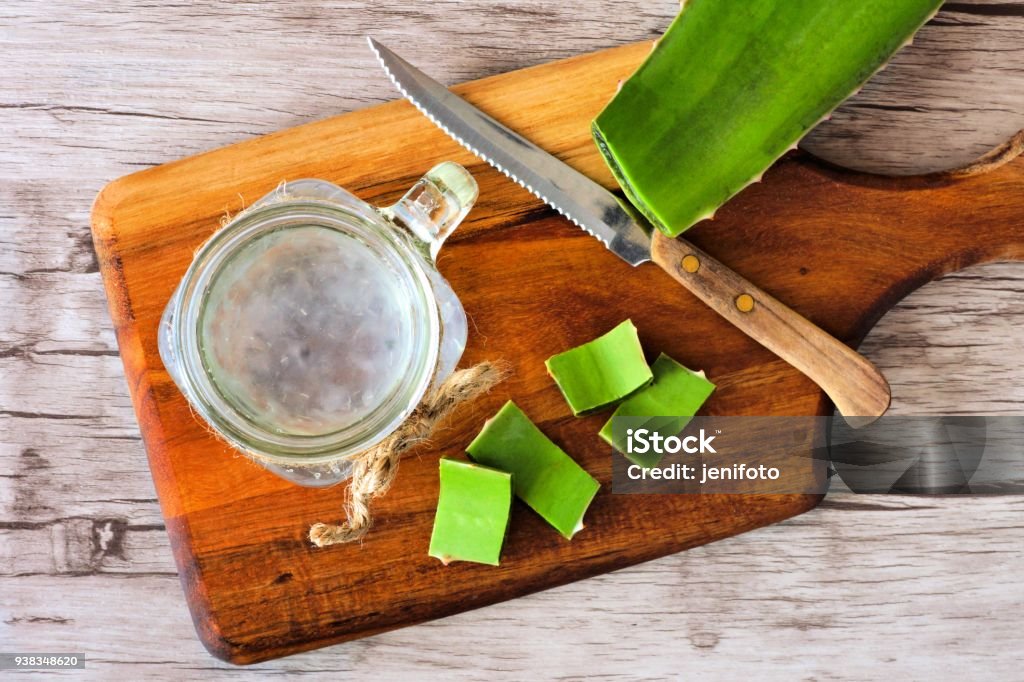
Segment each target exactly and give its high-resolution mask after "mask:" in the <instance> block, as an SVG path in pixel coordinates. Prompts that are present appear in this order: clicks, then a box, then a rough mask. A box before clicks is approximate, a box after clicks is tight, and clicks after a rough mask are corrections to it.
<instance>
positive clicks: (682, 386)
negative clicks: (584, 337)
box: [601, 353, 715, 468]
mask: <svg viewBox="0 0 1024 682" xmlns="http://www.w3.org/2000/svg"><path fill="white" fill-rule="evenodd" d="M651 371H652V372H653V373H654V381H653V382H652V383H651V385H650V386H648V387H647V388H645V389H643V390H642V391H638V392H637V393H636V394H634V395H632V396H630V397H629V398H627V399H626V400H624V401H623V402H622V404H621V405H619V406H618V408H617V409H616V410H615V413H614V414H612V418H611V419H609V420H608V422H607V423H606V424H605V425H604V427H603V428H602V429H601V438H603V439H604V440H606V441H607V442H608V443H610V444H611V445H612V447H614V448H615V449H616V450H618V451H619V452H621V453H622V454H624V455H625V456H626V457H627V458H628V459H629V460H630V461H632V462H634V463H636V464H639V465H640V466H642V467H644V468H650V467H654V466H657V465H658V462H659V461H661V455H660V454H657V453H654V452H646V453H631V452H627V448H626V444H627V443H626V434H625V431H624V429H622V428H621V422H620V428H619V429H615V432H614V433H613V429H612V425H613V424H615V423H616V419H617V418H618V417H646V418H647V419H646V421H645V420H644V419H630V420H628V421H629V426H630V428H633V429H637V428H642V429H647V430H648V431H650V432H651V433H659V434H661V435H662V436H665V437H666V438H667V437H669V436H675V435H676V434H678V433H679V432H680V431H682V430H683V429H684V428H686V425H687V424H689V423H690V420H691V419H692V418H693V416H694V415H695V414H697V410H699V409H700V408H701V406H702V405H703V404H704V403H705V402H706V401H707V399H708V397H709V396H710V395H711V393H712V392H713V391H714V390H715V385H714V384H713V383H711V382H710V381H708V380H707V378H705V376H704V374H703V372H694V371H693V370H689V369H687V368H686V367H683V366H682V365H680V364H679V363H678V362H676V361H675V360H673V359H672V358H670V357H669V356H667V355H665V354H664V353H662V354H661V355H660V356H658V359H657V360H655V361H654V364H653V365H651ZM623 421H625V420H623Z"/></svg>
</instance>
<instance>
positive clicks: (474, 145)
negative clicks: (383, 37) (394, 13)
mask: <svg viewBox="0 0 1024 682" xmlns="http://www.w3.org/2000/svg"><path fill="white" fill-rule="evenodd" d="M367 41H368V42H369V44H370V49H372V50H373V52H374V54H376V55H377V59H378V60H379V61H380V63H381V66H383V67H384V71H385V72H387V74H388V76H389V77H390V78H391V82H392V83H394V85H395V87H396V88H398V90H399V92H401V93H402V95H404V96H405V98H406V99H407V100H409V101H410V102H412V104H413V106H415V107H416V108H417V109H419V110H420V112H421V113H422V114H423V115H424V116H426V117H427V118H428V119H430V120H431V121H432V122H433V123H434V125H436V126H437V127H439V128H440V129H441V130H443V131H444V132H445V133H446V134H447V135H448V136H449V137H451V138H452V139H454V140H455V141H456V142H458V143H459V144H461V145H462V146H463V147H465V148H466V149H468V150H469V151H471V152H472V153H473V154H475V155H477V156H478V157H480V158H481V159H483V160H484V161H486V162H487V163H489V164H491V165H492V166H494V167H495V168H496V169H497V170H499V171H501V172H502V173H504V174H505V175H507V176H508V177H509V178H510V179H512V180H513V181H515V182H516V183H518V184H519V185H521V186H522V187H524V188H525V189H526V190H527V191H529V192H530V193H531V194H533V195H534V196H535V197H537V198H538V199H540V200H541V201H543V202H544V203H545V204H547V205H548V206H551V207H552V208H554V209H555V210H556V211H558V212H559V213H561V214H562V215H563V216H565V217H566V218H568V219H569V220H570V221H572V222H573V223H574V224H575V225H577V226H578V227H581V228H582V229H583V230H584V231H586V232H588V233H589V234H591V235H593V236H594V237H596V238H597V239H598V240H600V241H601V243H603V244H604V245H605V246H606V247H608V249H610V250H611V251H612V252H613V253H614V254H615V255H617V256H618V257H619V258H621V259H622V260H624V261H626V262H627V263H629V264H630V265H633V266H637V265H640V264H641V263H646V262H648V261H650V260H651V236H650V228H649V227H646V226H642V225H641V223H640V221H639V220H638V218H637V216H636V214H635V212H634V211H633V210H632V209H631V208H629V207H628V206H627V205H626V204H625V202H624V201H623V200H620V199H619V198H618V197H616V196H615V195H614V194H612V193H611V192H609V191H608V190H606V189H605V188H604V187H602V186H601V185H599V184H597V183H596V182H594V181H593V180H591V179H590V178H588V177H587V176H585V175H583V174H582V173H580V172H579V171H577V170H576V169H574V168H573V167H572V166H570V165H568V164H566V163H564V162H563V161H561V160H559V159H557V158H555V157H554V156H552V155H551V154H548V153H547V152H546V151H544V150H543V149H541V148H540V147H538V146H537V145H535V144H533V143H532V142H530V141H529V140H527V139H526V138H524V137H523V136H522V135H520V134H519V133H517V132H515V131H513V130H510V129H509V128H507V127H505V126H504V125H502V124H501V123H498V122H497V121H495V120H494V119H493V118H491V117H490V116H488V115H487V114H485V113H484V112H482V111H480V110H479V109H477V108H476V107H474V106H473V105H472V104H470V103H469V102H467V101H466V100H464V99H462V98H461V97H459V96H458V95H456V94H455V93H453V92H452V91H450V90H449V89H448V88H446V87H444V86H443V85H441V84H440V83H438V82H437V81H435V80H434V79H432V78H430V76H428V75H426V74H425V73H423V72H422V71H420V70H419V69H417V68H416V67H415V66H413V65H412V64H410V63H409V62H407V61H405V60H404V59H402V58H401V57H399V56H398V55H397V54H395V53H394V52H392V51H391V50H389V49H388V48H386V47H384V46H383V45H381V44H380V43H378V42H377V41H376V40H374V39H373V38H367Z"/></svg>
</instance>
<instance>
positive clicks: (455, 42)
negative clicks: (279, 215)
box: [0, 1, 1024, 679]
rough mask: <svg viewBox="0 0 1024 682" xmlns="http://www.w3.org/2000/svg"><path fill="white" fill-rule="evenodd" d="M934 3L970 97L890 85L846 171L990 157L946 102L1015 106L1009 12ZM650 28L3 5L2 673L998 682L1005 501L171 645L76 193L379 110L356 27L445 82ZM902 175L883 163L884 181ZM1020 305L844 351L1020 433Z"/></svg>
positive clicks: (908, 403) (971, 112) (907, 406)
mask: <svg viewBox="0 0 1024 682" xmlns="http://www.w3.org/2000/svg"><path fill="white" fill-rule="evenodd" d="M955 5H956V13H957V14H958V16H957V17H953V18H952V20H950V19H947V18H946V17H947V13H945V12H944V13H943V14H940V16H939V19H938V20H937V22H935V23H934V24H933V25H932V26H931V27H928V28H926V29H925V30H926V31H929V32H930V34H931V35H933V36H935V39H936V40H943V39H944V37H945V36H948V38H949V43H950V44H951V45H955V44H957V43H959V44H961V45H968V46H969V45H974V44H978V42H977V41H978V40H979V34H974V35H973V36H972V34H971V30H972V29H973V28H974V25H976V24H988V25H992V24H995V25H997V27H999V28H1000V30H1001V31H1004V32H1005V33H1004V35H1005V36H1006V38H1005V42H1004V43H1003V44H1002V45H998V46H994V47H992V48H990V49H988V50H986V51H984V52H981V53H979V54H978V55H976V56H975V57H973V58H972V57H970V56H969V55H966V54H962V53H964V52H968V50H966V49H960V50H959V51H957V53H958V54H959V55H960V58H961V62H960V63H961V64H962V65H964V64H965V65H967V66H969V69H968V70H967V72H969V73H970V74H971V75H970V77H968V78H965V79H962V80H961V81H960V82H959V83H958V84H957V87H955V88H952V89H951V91H947V92H945V93H936V92H934V91H932V92H928V93H923V92H922V90H921V89H922V88H923V87H924V86H925V85H926V84H929V83H931V80H930V79H924V80H923V81H922V80H919V79H912V80H910V81H907V84H906V88H905V89H903V90H902V91H901V92H895V93H887V94H886V97H885V101H892V98H893V97H900V96H904V97H906V98H907V99H908V100H909V101H911V102H913V103H914V106H913V110H910V111H906V112H904V115H905V116H907V117H909V118H908V120H909V121H910V123H909V124H906V125H905V126H904V125H903V124H901V126H897V127H893V126H892V125H890V124H889V123H883V124H879V125H877V126H875V125H873V124H872V122H871V119H870V117H867V118H863V119H862V121H861V123H862V125H863V126H864V127H865V129H866V130H869V131H873V132H874V133H876V135H875V136H874V137H872V136H867V137H865V139H864V141H863V143H861V144H859V145H857V147H856V149H855V151H856V152H857V153H858V154H862V155H865V156H867V155H870V154H872V153H878V154H881V155H883V156H884V154H885V153H886V152H887V151H889V150H890V149H891V148H893V147H898V146H900V145H903V144H905V142H906V140H907V139H908V137H907V136H908V135H913V134H923V135H926V136H928V137H930V138H932V139H931V141H932V142H934V141H935V140H938V139H942V140H943V145H942V146H941V147H940V146H939V145H936V144H932V146H931V147H930V148H931V149H940V148H949V149H953V150H954V151H957V150H959V151H958V152H957V153H960V154H961V158H966V157H967V156H970V155H971V154H973V153H974V151H977V150H983V149H985V148H987V147H988V146H991V144H992V140H991V138H992V136H993V126H992V119H991V118H990V117H989V116H988V114H987V109H985V108H984V107H971V106H965V105H961V104H959V102H961V101H966V100H969V99H970V98H969V97H967V95H968V94H969V93H970V92H973V91H975V89H976V88H977V89H980V90H983V91H989V92H991V91H992V88H996V89H998V91H999V92H1000V93H1003V94H1004V95H1006V96H1007V98H1008V99H1007V103H1005V104H1003V105H1001V106H1000V109H1003V110H1005V111H1001V112H1000V117H999V120H1000V121H1006V120H1007V119H1006V117H1014V116H1017V117H1019V116H1020V115H1021V111H1022V109H1024V107H1022V106H1021V99H1020V98H1021V96H1020V92H1021V91H1022V88H1020V87H1016V88H1014V87H1012V84H1013V83H1017V84H1019V83H1020V82H1021V79H1022V73H1021V71H1020V69H1019V67H1017V66H1014V62H1013V60H1014V59H1016V58H1019V56H1020V49H1021V48H1020V42H1019V41H1018V40H1017V39H1016V35H1017V34H1015V33H1013V31H1014V30H1016V29H1014V28H1013V27H1018V28H1019V27H1020V26H1021V23H1020V19H1019V15H1020V10H1019V8H1018V5H1017V4H1016V3H1012V2H971V3H955ZM675 8H676V5H675V3H674V2H658V3H653V4H652V3H621V2H616V3H610V2H579V1H573V2H563V3H552V2H547V1H544V2H522V3H515V4H514V5H512V4H511V3H509V4H506V5H501V6H495V5H494V4H492V3H484V2H475V1H470V2H460V3H454V2H439V3H431V4H428V5H424V4H422V3H416V4H415V5H413V4H406V3H403V2H399V3H393V4H392V5H389V6H388V7H387V9H384V8H382V7H381V6H379V5H376V4H372V3H325V2H317V3H302V2H287V3H285V2H267V3H262V4H257V3H253V4H245V5H241V4H237V5H228V4H224V5H212V6H211V5H202V6H196V5H190V4H183V3H166V4H154V3H137V4H136V3H121V4H118V5H113V6H111V5H104V6H102V7H100V6H97V5H95V4H93V3H86V2H79V3H73V2H58V3H47V4H41V3H32V2H14V3H8V4H6V5H5V6H4V7H2V8H0V27H2V32H0V50H2V51H3V54H4V55H5V56H6V57H7V59H8V71H7V76H5V78H4V79H3V80H0V106H2V110H0V120H2V121H3V127H4V130H5V131H12V132H9V133H8V135H7V136H6V139H5V146H4V150H3V151H2V152H0V160H2V161H0V178H2V180H3V183H0V205H2V206H3V209H2V210H0V241H2V242H3V244H4V249H3V250H2V251H0V271H2V272H3V274H2V275H0V287H2V288H3V295H2V297H0V315H2V318H0V319H2V324H0V351H2V352H0V356H2V357H0V415H2V416H0V575H2V576H3V578H2V580H3V591H2V596H0V610H2V611H0V641H2V642H3V648H4V649H5V650H11V649H13V648H15V647H16V648H18V649H21V650H36V651H43V650H79V651H85V652H87V654H88V656H89V658H90V662H89V664H88V665H89V669H88V670H87V671H86V672H85V676H87V677H92V678H96V679H109V678H111V677H112V676H115V675H116V676H120V677H141V676H143V675H145V676H147V677H151V678H154V679H179V678H182V677H185V676H191V677H194V676H196V675H198V674H202V675H204V676H206V677H210V678H215V677H221V676H223V677H233V676H237V675H239V674H244V675H246V676H251V675H253V674H254V673H255V672H256V671H257V670H263V671H266V672H268V673H272V674H281V673H296V674H307V675H313V676H323V677H325V678H326V679H336V678H337V677H338V675H339V674H347V675H355V676H370V675H373V676H375V677H379V678H381V679H399V678H402V677H406V678H407V677H408V676H409V675H410V674H414V675H418V676H419V677H421V678H427V677H437V678H439V679H440V678H442V677H451V676H452V674H453V667H456V668H460V669H461V672H463V673H464V674H466V675H467V676H473V677H479V678H487V679H495V678H499V677H508V678H522V677H525V676H534V677H556V676H560V677H569V678H571V677H578V676H582V675H585V674H588V673H589V674H591V675H595V676H596V675H603V676H607V677H618V678H622V679H628V678H637V677H642V676H663V677H674V676H678V675H680V674H685V673H686V672H691V673H696V672H701V673H704V674H708V675H717V676H720V677H726V678H732V677H735V676H737V675H738V674H743V673H746V674H751V673H754V672H755V671H756V673H757V674H758V675H759V677H762V678H775V679H792V678H793V677H798V676H799V677H806V678H811V677H818V678H822V677H828V678H850V679H862V678H864V677H866V676H870V675H871V674H872V673H874V674H878V671H879V670H882V671H884V672H885V674H887V675H902V676H904V677H911V678H918V677H923V676H925V675H929V676H931V677H964V676H967V677H977V676H980V675H981V674H982V673H987V674H988V675H991V676H1002V677H1004V678H1013V677H1015V676H1016V675H1017V674H1018V669H1017V660H1016V659H1017V657H1016V655H1015V653H1014V652H1015V651H1018V650H1020V648H1021V647H1022V644H1024V640H1022V639H1021V634H1020V632H1019V629H1018V628H1017V627H1016V621H1017V618H1016V613H1017V612H1018V611H1017V609H1019V607H1020V605H1021V590H1020V587H1019V578H1018V577H1017V575H1016V574H1015V570H1014V567H1016V566H1017V565H1019V564H1020V562H1021V559H1022V558H1024V548H1022V542H1021V540H1022V539H1024V525H1022V524H1021V522H1020V519H1019V516H1020V512H1021V510H1022V506H1021V503H1020V502H1019V501H1017V500H1014V499H1010V498H987V499H976V500H965V499H932V498H865V497H856V498H854V497H848V498H843V499H836V500H826V501H825V503H824V504H823V505H821V506H820V507H819V508H818V509H817V510H815V512H814V513H812V514H809V515H805V516H803V517H800V518H799V519H797V520H795V521H791V522H787V523H784V524H781V525H778V526H773V527H770V528H766V529H763V530H760V531H757V532H755V533H752V534H747V535H745V536H741V537H739V538H736V539H733V540H729V541H725V542H722V543H716V544H715V545H711V546H709V547H707V548H700V549H696V550H692V551H690V552H687V553H684V554H680V555H677V556H673V557H668V558H666V559H662V560H659V561H655V562H651V563H648V564H645V565H643V566H641V567H636V568H633V569H629V570H626V571H620V572H618V573H615V574H612V575H608V576H604V577H601V578H597V579H593V580H588V581H584V582H581V583H577V584H574V585H571V586H567V587H563V588H559V589H556V590H552V591H549V592H545V593H541V594H538V595H534V596H531V597H526V598H523V599H519V600H515V601H512V602H508V603H506V604H503V605H501V606H498V607H491V608H487V609H483V610H480V611H476V612H473V613H469V614H464V615H461V616H457V617H453V618H449V619H446V620H443V621H437V622H435V623H431V624H429V625H424V626H418V627H415V628H410V629H406V630H403V631H399V632H395V633H389V634H386V635H381V636H378V637H374V638H370V639H367V640H362V641H360V642H356V643H352V644H346V645H342V646H338V647H333V648H330V649H327V650H323V651H320V652H316V653H312V654H303V655H300V656H296V657H291V658H288V659H284V660H281V661H276V662H273V663H268V664H262V665H260V666H258V667H257V668H250V669H247V670H245V671H242V672H239V671H234V670H230V669H225V668H223V667H222V666H223V665H224V664H218V663H217V662H216V661H215V660H213V659H211V658H210V657H209V656H208V655H207V654H206V653H205V652H204V651H203V650H202V648H201V646H200V645H199V644H198V642H197V641H196V639H195V635H194V632H193V631H192V627H191V624H190V622H189V619H188V615H187V613H186V611H185V608H184V603H183V600H182V599H181V595H180V590H179V588H178V581H177V577H176V575H175V572H174V567H173V564H172V562H171V557H170V552H169V550H168V548H167V544H166V533H165V531H164V529H163V525H162V522H161V519H160V516H159V511H158V508H157V505H156V501H155V499H154V495H153V492H152V483H151V481H150V477H149V472H148V469H147V467H146V465H145V457H144V454H143V451H142V447H141V445H140V443H139V438H138V432H137V428H136V425H135V420H134V416H133V414H132V411H131V406H130V403H129V401H128V398H127V390H126V387H125V383H124V377H123V375H122V373H121V364H120V360H119V359H118V358H117V357H116V345H115V343H114V337H113V333H112V330H111V329H110V326H109V319H108V317H107V315H106V309H105V301H104V298H103V294H102V287H101V283H100V280H99V277H98V275H97V273H96V265H95V260H94V256H93V254H92V253H91V248H90V246H89V239H88V227H87V225H88V211H89V206H90V203H91V201H92V198H93V196H94V195H95V193H96V191H98V189H99V188H100V187H101V186H102V185H103V184H105V183H106V182H107V181H109V180H110V179H112V178H114V177H117V176H119V175H122V174H124V173H126V172H129V171H130V170H132V169H133V168H137V167H145V166H149V165H153V164H156V163H160V162H164V161H169V160H172V159H175V158H178V157H181V156H184V155H187V154H189V153H194V152H197V151H202V150H204V149H209V148H213V147H216V146H220V145H222V144H224V143H226V142H231V141H237V140H241V139H246V138H248V137H251V136H253V135H255V134H260V133H264V132H271V131H273V130H277V129H280V128H284V127H287V126H289V125H293V124H295V123H298V122H304V121H308V120H313V119H316V118H321V117H324V116H327V115H332V114H335V113H338V112H341V111H345V110H350V109H354V108H359V107H361V106H365V105H366V104H368V103H372V102H379V101H384V100H387V99H390V98H391V97H392V93H391V92H390V89H389V86H388V84H387V83H386V82H385V81H383V80H381V79H380V77H379V75H378V73H377V72H376V70H375V68H374V67H373V66H372V64H371V61H370V57H369V56H368V55H366V54H364V51H363V47H362V43H361V35H362V34H363V33H365V32H371V31H372V32H374V33H375V34H377V35H378V36H379V37H381V38H382V39H383V40H384V41H385V42H387V43H389V44H393V45H395V46H396V47H397V46H401V47H402V50H403V53H405V54H406V55H407V56H408V57H409V58H410V59H411V60H413V61H415V62H417V63H421V64H422V65H424V66H425V67H428V68H429V69H430V70H431V72H432V73H434V74H435V75H438V76H439V77H441V78H442V79H444V80H446V81H447V82H454V81H458V80H465V79H468V78H474V77H479V76H484V75H489V74H493V73H498V72H502V71H507V70H511V69H513V68H517V67H520V66H528V65H532V64H536V63H541V62H545V61H549V60H551V59H554V58H558V57H563V56H568V55H571V54H576V53H580V52H585V51H589V50H593V49H597V48H601V47H607V46H610V45H613V44H617V43H623V42H631V41H635V40H639V39H643V38H646V37H649V36H652V35H654V34H656V33H657V32H659V31H660V30H662V29H663V28H664V26H665V25H666V23H667V21H668V20H669V18H670V17H671V15H672V13H673V12H674V11H675ZM985 30H986V31H987V30H990V29H985ZM923 35H925V34H922V36H923ZM527 37H528V38H529V39H527ZM439 44H442V45H444V46H445V49H444V50H443V51H442V52H441V53H437V52H436V46H437V45H439ZM919 44H920V41H918V45H919ZM918 45H915V46H914V47H912V48H910V50H915V49H917V47H918ZM954 49H955V48H954ZM910 50H908V51H907V52H906V53H904V54H909V53H910ZM432 60H433V62H434V64H431V61H432ZM890 72H893V69H890ZM943 73H945V72H943ZM883 75H884V74H883ZM869 89H870V88H869ZM868 94H869V93H868V90H865V92H864V93H863V94H862V96H863V95H868ZM855 101H856V100H855ZM1003 114H1005V117H1004V116H1003ZM918 115H919V118H916V119H915V116H918ZM922 121H926V122H927V123H928V125H927V126H925V127H922V125H920V124H921V122H922ZM1013 127H1016V128H1020V127H1022V125H1021V124H1020V122H1019V121H1018V122H1015V123H1014V124H1013V125H1011V126H1008V128H1013ZM947 142H948V147H947V146H946V145H947ZM965 145H966V146H967V147H971V145H973V147H972V149H973V150H974V151H970V152H964V151H963V150H964V149H965V147H964V146H965ZM917 155H918V152H915V153H914V154H910V155H909V156H905V157H903V158H902V159H897V160H895V161H892V163H893V166H894V169H895V170H899V168H900V167H907V166H913V164H915V163H916V162H917ZM924 161H925V162H927V159H924ZM1022 293H1024V275H1022V273H1021V269H1020V267H1019V266H1017V265H993V266H986V267H984V268H975V269H971V270H968V271H965V272H963V273H960V274H958V275H953V276H950V277H947V278H945V279H943V280H942V281H941V282H939V283H936V284H933V285H930V286H928V287H926V288H925V289H923V290H921V291H919V292H917V293H915V294H913V295H912V296H911V297H910V298H908V299H907V300H906V301H904V303H903V304H902V305H901V306H900V307H898V308H897V310H895V311H894V312H892V313H890V314H889V315H887V316H886V317H885V319H883V320H882V321H881V323H880V324H879V326H878V327H876V328H875V330H874V332H872V334H871V335H870V336H869V338H868V339H867V341H866V344H865V346H864V348H865V350H866V352H867V353H868V355H869V356H870V357H871V358H872V359H874V360H875V361H876V362H878V364H879V365H880V366H882V367H883V369H884V370H885V371H886V373H887V376H888V377H889V379H890V381H891V383H892V384H893V390H894V406H893V409H894V411H898V412H900V413H904V414H920V413H925V412H932V413H945V412H957V413H971V412H977V413H987V414H995V413H1005V414H1014V413H1020V411H1021V402H1022V401H1024V394H1022V393H1021V388H1020V387H1021V386H1022V385H1024V376H1021V374H1020V368H1019V365H1018V364H1017V363H1015V362H1014V361H1013V360H1012V358H1014V357H1016V356H1019V355H1020V353H1021V351H1022V350H1024V348H1022V342H1021V337H1020V332H1019V329H1020V327H1021V325H1022V323H1024V307H1022V303H1021V301H1022V300H1024V298H1022V296H1021V294H1022ZM453 643H457V645H453ZM473 671H475V672H476V674H475V675H473V674H471V673H472V672H473ZM74 674H75V675H76V676H78V677H81V676H83V675H82V674H81V673H74Z"/></svg>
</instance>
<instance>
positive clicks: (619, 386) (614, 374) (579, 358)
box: [544, 320, 652, 415]
mask: <svg viewBox="0 0 1024 682" xmlns="http://www.w3.org/2000/svg"><path fill="white" fill-rule="evenodd" d="M544 364H545V366H546V367H547V368H548V373H549V374H551V376H552V378H554V380H555V383H556V384H558V388H560V389H561V390H562V395H564V396H565V400H566V402H568V403H569V407H571V408H572V412H573V414H577V415H579V414H584V413H586V412H592V411H594V410H599V409H601V408H602V407H605V406H607V405H610V404H612V403H614V402H618V401H619V400H622V399H623V398H625V397H626V396H628V395H629V394H631V393H633V392H634V391H636V390H637V389H640V388H643V387H644V386H646V385H647V384H649V383H650V381H651V378H652V374H651V368H650V367H648V366H647V361H646V360H645V359H644V351H643V348H641V347H640V339H639V338H638V337H637V334H636V327H635V326H634V325H633V321H632V320H626V321H625V322H623V323H622V324H620V325H619V326H617V327H615V329H612V330H611V331H610V332H608V333H607V334H605V335H604V336H599V337H598V338H596V339H594V340H593V341H590V342H589V343H585V344H583V345H582V346H577V347H576V348H573V349H571V350H567V351H565V352H564V353H559V354H558V355H554V356H552V357H550V358H548V361H547V362H546V363H544Z"/></svg>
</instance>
